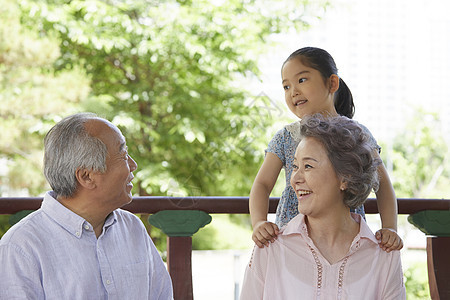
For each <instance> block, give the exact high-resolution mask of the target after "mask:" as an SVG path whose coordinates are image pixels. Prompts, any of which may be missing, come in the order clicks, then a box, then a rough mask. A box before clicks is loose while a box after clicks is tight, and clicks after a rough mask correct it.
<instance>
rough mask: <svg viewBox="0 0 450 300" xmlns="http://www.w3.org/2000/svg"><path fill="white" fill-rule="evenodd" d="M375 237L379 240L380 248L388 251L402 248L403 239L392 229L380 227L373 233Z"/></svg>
mask: <svg viewBox="0 0 450 300" xmlns="http://www.w3.org/2000/svg"><path fill="white" fill-rule="evenodd" d="M375 237H376V238H377V240H378V241H379V245H380V248H381V249H383V250H384V251H386V252H388V253H389V252H391V251H392V250H400V249H402V248H403V241H402V239H401V238H400V236H399V235H398V234H397V232H396V231H395V230H394V229H391V228H381V229H380V230H378V231H377V232H376V233H375Z"/></svg>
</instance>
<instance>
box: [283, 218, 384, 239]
mask: <svg viewBox="0 0 450 300" xmlns="http://www.w3.org/2000/svg"><path fill="white" fill-rule="evenodd" d="M351 216H352V218H353V219H354V220H355V221H356V222H358V223H359V233H358V234H357V235H356V237H355V241H356V240H359V239H368V240H370V241H372V242H374V243H375V244H377V245H378V241H377V239H376V238H375V235H374V234H373V233H372V230H370V228H369V226H368V225H367V223H366V222H365V221H364V219H363V218H362V217H361V215H359V214H356V213H351ZM280 233H281V234H282V235H289V234H301V235H302V236H303V237H304V238H308V239H309V235H308V228H307V226H306V223H305V216H304V215H302V214H298V215H297V216H296V217H295V218H293V219H292V220H291V221H290V222H289V223H288V224H287V225H286V226H284V227H283V228H282V229H281V232H280Z"/></svg>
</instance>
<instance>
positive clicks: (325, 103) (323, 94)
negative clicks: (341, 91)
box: [281, 58, 339, 118]
mask: <svg viewBox="0 0 450 300" xmlns="http://www.w3.org/2000/svg"><path fill="white" fill-rule="evenodd" d="M281 80H282V85H283V89H284V98H285V100H286V104H287V106H288V108H289V109H290V110H291V111H292V112H293V113H294V114H295V115H296V116H297V117H299V118H303V117H304V116H305V115H312V114H315V113H324V114H329V115H337V113H336V109H335V108H334V100H333V99H334V93H335V92H336V90H337V89H338V88H339V78H338V76H337V75H332V76H331V77H330V78H328V79H327V80H326V81H327V82H326V83H325V82H324V80H323V77H322V75H321V74H320V72H319V71H317V70H316V69H313V68H310V67H307V66H305V65H304V64H303V63H302V62H301V61H300V59H299V58H293V59H291V60H288V61H287V62H286V63H285V64H284V66H283V69H282V70H281ZM336 85H337V86H336Z"/></svg>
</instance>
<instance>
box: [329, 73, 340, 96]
mask: <svg viewBox="0 0 450 300" xmlns="http://www.w3.org/2000/svg"><path fill="white" fill-rule="evenodd" d="M338 89H339V76H337V75H336V74H332V75H331V76H330V93H336V92H337V90H338Z"/></svg>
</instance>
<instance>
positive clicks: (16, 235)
mask: <svg viewBox="0 0 450 300" xmlns="http://www.w3.org/2000/svg"><path fill="white" fill-rule="evenodd" d="M42 219H43V211H42V209H38V210H37V211H34V212H32V213H31V214H29V215H27V216H26V217H24V218H23V219H22V220H20V221H19V222H18V223H16V224H14V225H13V226H12V227H11V228H10V229H8V231H7V232H6V233H5V234H4V235H3V236H2V238H1V239H0V245H5V244H7V243H14V244H22V242H23V241H30V240H31V239H34V238H36V237H38V236H39V232H40V231H41V230H40V228H41V226H42V225H43V220H42Z"/></svg>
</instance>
